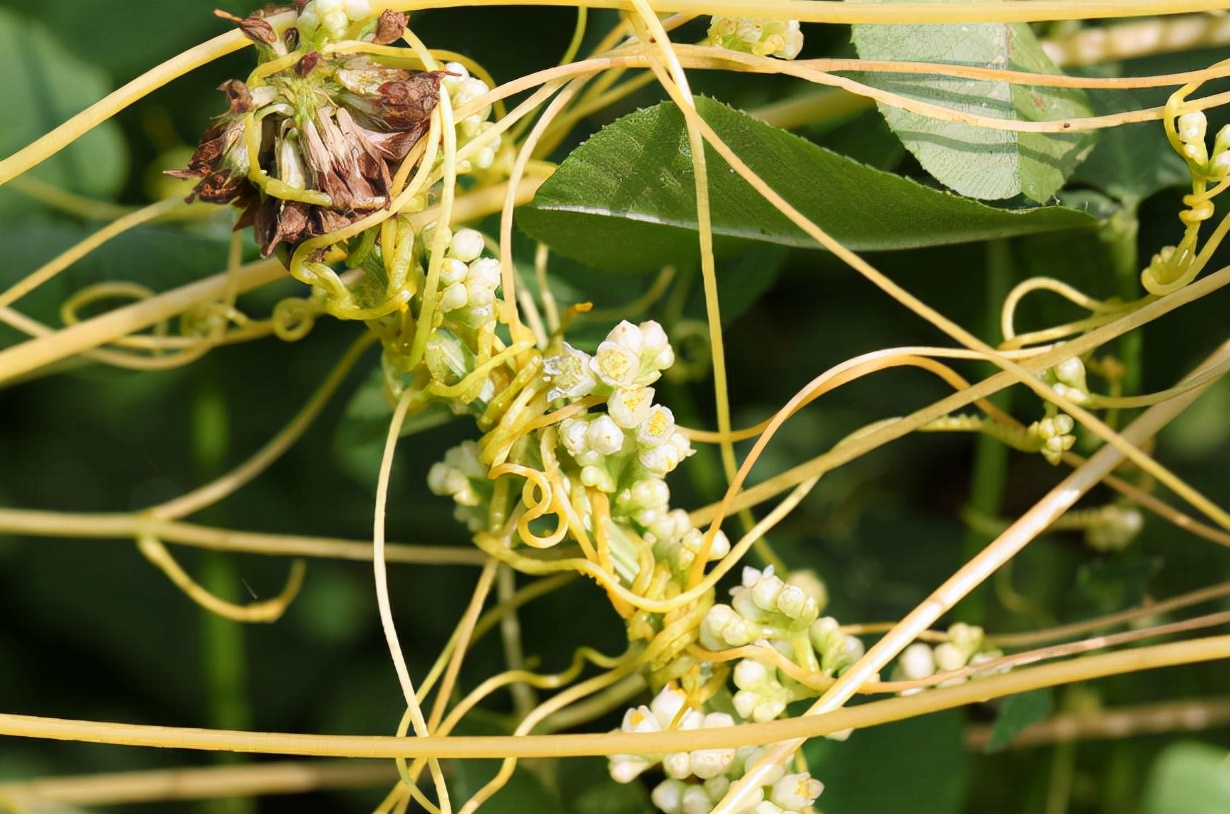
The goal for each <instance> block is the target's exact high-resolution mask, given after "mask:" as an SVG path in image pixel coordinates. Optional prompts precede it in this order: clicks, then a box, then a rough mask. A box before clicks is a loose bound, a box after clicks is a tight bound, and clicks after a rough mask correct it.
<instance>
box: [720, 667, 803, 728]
mask: <svg viewBox="0 0 1230 814" xmlns="http://www.w3.org/2000/svg"><path fill="white" fill-rule="evenodd" d="M776 674H777V670H775V669H773V668H771V667H766V666H765V665H763V664H761V663H760V662H758V661H753V660H752V659H743V660H742V661H740V662H739V663H738V664H736V665H735V670H734V682H735V686H736V687H738V688H739V691H738V692H737V693H735V695H734V698H732V699H731V701H732V702H733V703H734V706H735V710H736V711H737V712H738V713H739V714H740V715H742V716H743V717H744V718H745V719H747V720H749V721H755V722H757V723H764V722H765V721H771V720H773V719H774V718H776V717H777V716H779V715H781V714H782V712H784V711H785V709H786V704H788V703H789V702H790V691H789V690H787V689H786V688H785V687H784V686H782V684H781V682H779V681H778V680H777V677H776Z"/></svg>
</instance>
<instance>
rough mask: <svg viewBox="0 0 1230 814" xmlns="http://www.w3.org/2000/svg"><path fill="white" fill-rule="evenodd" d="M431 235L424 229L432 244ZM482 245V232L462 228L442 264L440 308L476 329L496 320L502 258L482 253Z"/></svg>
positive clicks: (428, 243)
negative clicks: (498, 258) (496, 298)
mask: <svg viewBox="0 0 1230 814" xmlns="http://www.w3.org/2000/svg"><path fill="white" fill-rule="evenodd" d="M436 228H439V227H436ZM445 228H447V227H445ZM430 237H431V233H430V232H425V233H424V245H426V246H430V245H431V242H430ZM483 246H484V244H483V236H482V235H481V234H480V233H479V232H477V231H475V230H474V229H459V230H458V231H457V232H456V233H455V234H453V235H452V236H451V237H450V239H449V244H448V249H447V251H446V253H445V257H444V262H443V263H442V264H441V265H440V310H441V311H443V312H444V313H445V314H447V315H448V318H449V320H451V321H452V322H454V323H456V324H458V325H462V326H464V327H466V328H470V329H473V330H478V329H480V328H484V327H487V326H490V325H493V324H494V323H495V292H496V290H497V289H498V288H499V287H500V261H499V260H497V259H495V258H494V257H482V256H481V255H482V252H483Z"/></svg>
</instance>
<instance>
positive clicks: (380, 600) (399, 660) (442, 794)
mask: <svg viewBox="0 0 1230 814" xmlns="http://www.w3.org/2000/svg"><path fill="white" fill-rule="evenodd" d="M413 394H414V391H413V390H411V389H410V388H407V389H406V390H405V392H403V393H402V395H401V398H399V399H398V400H397V407H396V409H394V411H393V418H392V420H391V421H390V422H389V432H388V436H387V437H386V438H385V442H384V453H383V454H382V455H381V457H380V472H379V475H378V476H377V479H376V500H375V503H376V507H375V521H374V523H373V530H372V566H373V572H374V574H375V579H376V606H377V607H378V608H379V611H380V625H381V627H382V628H383V630H384V638H385V641H386V642H387V643H388V646H389V656H390V657H391V658H392V660H393V668H394V670H395V671H396V672H397V681H398V683H399V684H401V691H402V696H403V697H404V698H405V701H406V711H407V714H408V716H409V718H410V721H411V723H412V724H413V725H414V734H416V735H417V736H419V737H420V738H425V737H427V736H428V735H429V734H430V732H429V730H428V728H427V721H426V719H425V718H424V717H423V710H422V708H421V707H420V706H419V702H418V698H417V696H416V695H415V692H414V680H413V679H411V678H410V669H409V667H407V665H406V657H405V655H404V654H403V653H402V650H401V642H400V641H399V640H398V637H397V625H396V624H395V623H394V621H393V604H392V602H391V601H390V599H389V577H388V568H387V565H386V562H385V557H384V544H385V540H384V518H385V507H386V505H387V503H388V498H389V476H390V474H391V473H392V471H393V452H394V450H396V448H397V439H398V438H400V437H401V425H402V423H403V422H404V421H405V420H406V411H407V410H408V409H409V407H410V400H411V396H412V395H413ZM429 766H430V769H431V776H432V779H433V780H434V781H435V786H436V793H437V794H438V795H439V799H440V806H441V808H442V809H443V810H444V811H451V810H452V806H451V804H450V802H449V795H448V784H447V783H445V781H444V774H443V772H442V771H441V770H440V762H439V761H438V760H431V761H430V763H429Z"/></svg>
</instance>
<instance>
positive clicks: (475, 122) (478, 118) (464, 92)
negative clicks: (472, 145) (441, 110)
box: [440, 62, 500, 175]
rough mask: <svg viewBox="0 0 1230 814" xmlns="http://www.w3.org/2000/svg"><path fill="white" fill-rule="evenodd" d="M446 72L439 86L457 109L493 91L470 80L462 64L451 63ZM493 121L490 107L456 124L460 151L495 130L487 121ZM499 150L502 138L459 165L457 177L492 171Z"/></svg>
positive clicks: (481, 81)
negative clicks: (446, 92)
mask: <svg viewBox="0 0 1230 814" xmlns="http://www.w3.org/2000/svg"><path fill="white" fill-rule="evenodd" d="M444 70H445V71H447V73H446V74H445V75H444V78H443V79H442V80H441V81H440V84H441V85H442V86H443V87H444V88H445V89H446V90H447V91H448V95H449V99H451V100H452V103H453V108H454V109H457V108H459V107H461V106H463V105H466V104H469V103H470V102H472V101H474V100H475V99H477V98H479V97H480V96H483V95H485V94H487V93H489V92H490V91H491V88H490V86H488V85H487V83H486V82H484V81H483V80H481V79H479V78H478V77H477V76H471V75H470V72H469V71H468V70H467V69H466V67H465V66H464V65H462V64H461V63H460V62H449V63H447V64H445V66H444ZM490 117H491V105H486V106H484V107H482V108H480V109H478V110H476V111H474V112H473V113H470V114H469V115H467V116H466V117H465V118H463V119H461V120H460V121H458V122H457V123H456V128H457V147H458V148H459V149H460V148H461V147H463V146H465V145H466V144H468V143H469V142H470V141H472V140H474V139H475V138H477V137H478V136H480V135H482V134H483V133H485V132H487V131H488V130H490V129H491V128H492V127H494V124H493V123H492V122H490V121H489V120H488V119H489V118H490ZM499 149H500V137H499V136H496V137H495V138H494V139H492V140H491V143H490V144H486V145H484V146H483V147H482V148H481V149H480V150H479V151H478V152H477V154H475V155H474V156H472V157H470V158H463V159H462V160H460V161H458V162H457V174H458V175H466V174H469V173H473V172H475V171H477V170H487V169H491V167H492V165H493V164H495V160H496V155H497V154H498V152H499Z"/></svg>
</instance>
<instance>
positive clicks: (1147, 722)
mask: <svg viewBox="0 0 1230 814" xmlns="http://www.w3.org/2000/svg"><path fill="white" fill-rule="evenodd" d="M1228 724H1230V699H1227V698H1201V699H1192V700H1186V701H1168V702H1163V703H1160V704H1141V705H1138V706H1131V707H1114V708H1111V709H1099V710H1091V711H1086V712H1065V713H1060V714H1058V715H1053V716H1051V717H1050V718H1047V719H1046V720H1045V721H1040V722H1038V723H1036V724H1033V725H1031V726H1027V727H1025V728H1024V729H1022V730H1021V731H1020V732H1019V733H1017V735H1016V737H1014V738H1013V739H1012V741H1011V742H1010V743H1009V744H1008V748H1009V749H1023V748H1027V747H1030V746H1047V745H1053V744H1056V743H1065V742H1069V741H1081V740H1116V741H1122V740H1126V739H1128V738H1133V737H1137V736H1139V735H1161V734H1167V733H1174V732H1198V731H1200V730H1202V729H1214V728H1217V727H1224V726H1226V725H1228ZM993 730H994V727H993V726H989V725H983V726H977V727H970V728H968V729H966V731H965V745H966V747H967V748H968V749H969V750H970V751H971V752H981V751H983V750H984V749H985V748H986V745H987V744H988V743H989V742H990V741H991V733H992V731H993Z"/></svg>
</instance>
